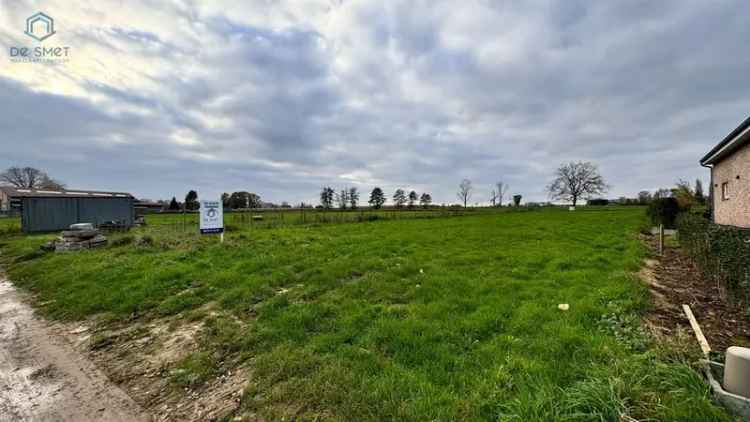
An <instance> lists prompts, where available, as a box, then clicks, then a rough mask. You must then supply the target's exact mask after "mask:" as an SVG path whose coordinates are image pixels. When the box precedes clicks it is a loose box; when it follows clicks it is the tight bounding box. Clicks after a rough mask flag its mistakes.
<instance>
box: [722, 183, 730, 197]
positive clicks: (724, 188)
mask: <svg viewBox="0 0 750 422" xmlns="http://www.w3.org/2000/svg"><path fill="white" fill-rule="evenodd" d="M721 199H722V200H723V201H728V200H729V182H724V183H722V184H721Z"/></svg>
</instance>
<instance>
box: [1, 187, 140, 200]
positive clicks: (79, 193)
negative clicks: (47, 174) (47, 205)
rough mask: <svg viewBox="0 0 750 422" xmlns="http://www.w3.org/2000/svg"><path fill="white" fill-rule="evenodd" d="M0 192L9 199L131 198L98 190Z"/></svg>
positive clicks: (9, 189)
mask: <svg viewBox="0 0 750 422" xmlns="http://www.w3.org/2000/svg"><path fill="white" fill-rule="evenodd" d="M0 190H1V191H3V192H4V193H5V194H6V195H8V196H9V197H11V198H132V197H133V195H131V194H129V193H127V192H104V191H98V190H83V189H65V190H45V189H19V188H16V187H13V186H0Z"/></svg>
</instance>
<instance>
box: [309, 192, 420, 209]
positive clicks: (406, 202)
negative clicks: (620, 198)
mask: <svg viewBox="0 0 750 422" xmlns="http://www.w3.org/2000/svg"><path fill="white" fill-rule="evenodd" d="M359 199H360V193H359V189H357V188H356V187H350V188H344V189H341V190H339V191H335V190H334V189H333V188H332V187H330V186H323V188H322V189H321V190H320V205H319V208H323V209H333V208H334V207H337V208H339V209H342V210H345V209H357V208H358V207H359ZM392 200H393V205H394V206H395V207H396V208H404V207H406V208H415V207H416V206H417V203H419V206H421V207H423V208H428V207H429V206H430V205H431V204H432V196H431V195H430V194H429V193H427V192H424V193H422V194H421V195H419V194H417V192H416V191H414V190H412V191H410V192H409V193H408V194H407V193H406V191H405V190H403V189H400V188H399V189H396V191H395V192H394V193H393V197H392ZM386 202H387V199H386V196H385V192H383V189H381V188H380V187H375V188H373V189H372V191H371V192H370V197H369V199H368V201H367V203H368V204H369V205H370V207H372V208H374V209H380V208H382V207H383V205H385V203H386Z"/></svg>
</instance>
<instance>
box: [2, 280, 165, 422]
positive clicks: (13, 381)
mask: <svg viewBox="0 0 750 422" xmlns="http://www.w3.org/2000/svg"><path fill="white" fill-rule="evenodd" d="M148 420H150V418H149V417H148V415H147V414H146V413H145V412H144V411H143V410H142V409H141V408H140V406H138V405H137V404H136V403H135V402H133V400H131V399H130V397H128V396H127V395H126V394H125V393H124V392H123V391H122V390H120V389H119V388H118V387H116V386H115V385H113V384H112V383H111V382H109V380H108V379H107V377H106V376H104V375H103V374H102V373H101V372H99V371H98V370H97V369H96V367H94V365H93V363H91V362H90V361H89V360H87V359H86V357H84V356H83V355H81V354H80V353H78V352H76V351H75V350H74V348H73V347H72V346H71V345H70V344H69V343H68V342H67V341H65V339H63V338H61V336H60V335H59V334H56V333H55V332H54V330H52V329H51V328H50V327H49V325H47V324H46V323H45V322H44V321H43V320H42V319H40V318H37V317H36V316H35V315H34V313H33V311H32V310H31V308H30V307H29V306H28V305H27V304H25V303H24V302H23V301H22V299H21V295H20V294H19V293H18V292H17V291H16V289H15V287H13V285H12V284H11V283H10V282H9V281H7V280H6V279H4V278H2V277H0V421H2V422H5V421H148Z"/></svg>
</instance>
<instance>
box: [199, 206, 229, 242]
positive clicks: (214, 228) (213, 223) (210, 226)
mask: <svg viewBox="0 0 750 422" xmlns="http://www.w3.org/2000/svg"><path fill="white" fill-rule="evenodd" d="M200 230H201V234H212V233H224V208H223V206H222V203H221V201H201V221H200Z"/></svg>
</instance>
